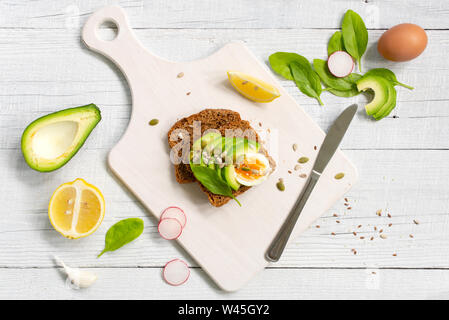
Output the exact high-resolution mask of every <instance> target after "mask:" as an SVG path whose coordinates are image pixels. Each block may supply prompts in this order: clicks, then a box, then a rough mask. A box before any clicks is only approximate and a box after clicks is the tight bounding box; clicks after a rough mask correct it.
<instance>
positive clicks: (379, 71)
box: [365, 68, 414, 90]
mask: <svg viewBox="0 0 449 320" xmlns="http://www.w3.org/2000/svg"><path fill="white" fill-rule="evenodd" d="M365 75H373V76H381V77H383V78H385V79H387V80H388V81H390V82H391V83H392V84H393V85H394V86H401V87H404V88H407V89H410V90H413V89H414V88H413V87H411V86H409V85H406V84H404V83H401V82H399V81H398V79H397V78H396V75H395V74H394V72H393V71H391V70H389V69H385V68H375V69H371V70H369V71H368V72H367V73H365Z"/></svg>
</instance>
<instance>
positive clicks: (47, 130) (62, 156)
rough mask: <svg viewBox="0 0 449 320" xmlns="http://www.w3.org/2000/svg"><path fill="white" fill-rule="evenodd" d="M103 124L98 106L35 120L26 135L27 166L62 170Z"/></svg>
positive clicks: (84, 107)
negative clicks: (95, 129)
mask: <svg viewBox="0 0 449 320" xmlns="http://www.w3.org/2000/svg"><path fill="white" fill-rule="evenodd" d="M100 120H101V114H100V109H98V107H97V106H96V105H94V104H89V105H86V106H82V107H76V108H69V109H65V110H61V111H58V112H55V113H51V114H48V115H46V116H43V117H41V118H39V119H36V120H34V121H33V122H32V123H30V124H29V125H28V127H26V129H25V131H24V132H23V135H22V153H23V156H24V158H25V161H26V163H27V164H28V165H29V166H30V167H31V168H32V169H34V170H37V171H41V172H49V171H53V170H56V169H59V168H61V167H62V166H63V165H65V164H66V163H67V162H68V161H69V160H70V159H71V158H72V157H73V156H74V155H75V154H76V153H77V152H78V150H79V149H80V148H81V146H82V145H83V144H84V142H85V141H86V139H87V137H88V136H89V134H90V133H91V132H92V130H93V129H94V128H95V126H96V125H97V124H98V122H100Z"/></svg>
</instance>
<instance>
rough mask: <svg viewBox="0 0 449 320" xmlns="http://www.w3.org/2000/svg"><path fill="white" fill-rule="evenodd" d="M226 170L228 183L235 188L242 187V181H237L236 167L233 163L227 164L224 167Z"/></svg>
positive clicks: (225, 174) (225, 176)
mask: <svg viewBox="0 0 449 320" xmlns="http://www.w3.org/2000/svg"><path fill="white" fill-rule="evenodd" d="M223 170H224V178H225V180H226V182H227V183H228V185H229V186H230V187H231V188H232V189H234V190H238V189H239V188H240V183H238V182H237V179H236V178H235V168H234V166H233V165H232V164H230V165H228V166H226V167H224V168H223Z"/></svg>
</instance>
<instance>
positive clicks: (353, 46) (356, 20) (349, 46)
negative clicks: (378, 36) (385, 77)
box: [341, 10, 368, 71]
mask: <svg viewBox="0 0 449 320" xmlns="http://www.w3.org/2000/svg"><path fill="white" fill-rule="evenodd" d="M341 32H342V34H343V43H344V46H345V49H346V51H347V52H348V53H349V54H350V55H351V56H352V57H353V58H354V59H356V60H357V62H358V64H359V70H360V71H361V69H362V64H361V59H362V56H363V54H364V53H365V51H366V46H367V45H368V31H367V30H366V26H365V23H364V22H363V20H362V18H360V16H359V15H358V14H357V13H355V12H354V11H352V10H348V11H346V13H345V16H344V18H343V22H342V25H341Z"/></svg>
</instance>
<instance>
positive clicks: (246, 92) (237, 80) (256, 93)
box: [228, 71, 281, 102]
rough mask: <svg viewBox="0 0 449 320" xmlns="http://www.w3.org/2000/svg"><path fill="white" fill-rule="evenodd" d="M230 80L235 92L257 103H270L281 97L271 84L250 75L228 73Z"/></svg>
mask: <svg viewBox="0 0 449 320" xmlns="http://www.w3.org/2000/svg"><path fill="white" fill-rule="evenodd" d="M228 78H229V82H231V84H232V86H233V87H234V88H235V90H237V91H238V92H240V93H241V94H242V95H243V96H244V97H246V98H248V99H250V100H252V101H255V102H270V101H273V100H274V99H276V98H278V97H280V95H281V94H280V93H279V90H278V89H277V88H275V87H273V86H272V85H271V84H269V83H266V82H265V81H262V80H260V79H257V78H254V77H253V76H250V75H248V74H244V73H241V72H237V71H228Z"/></svg>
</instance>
